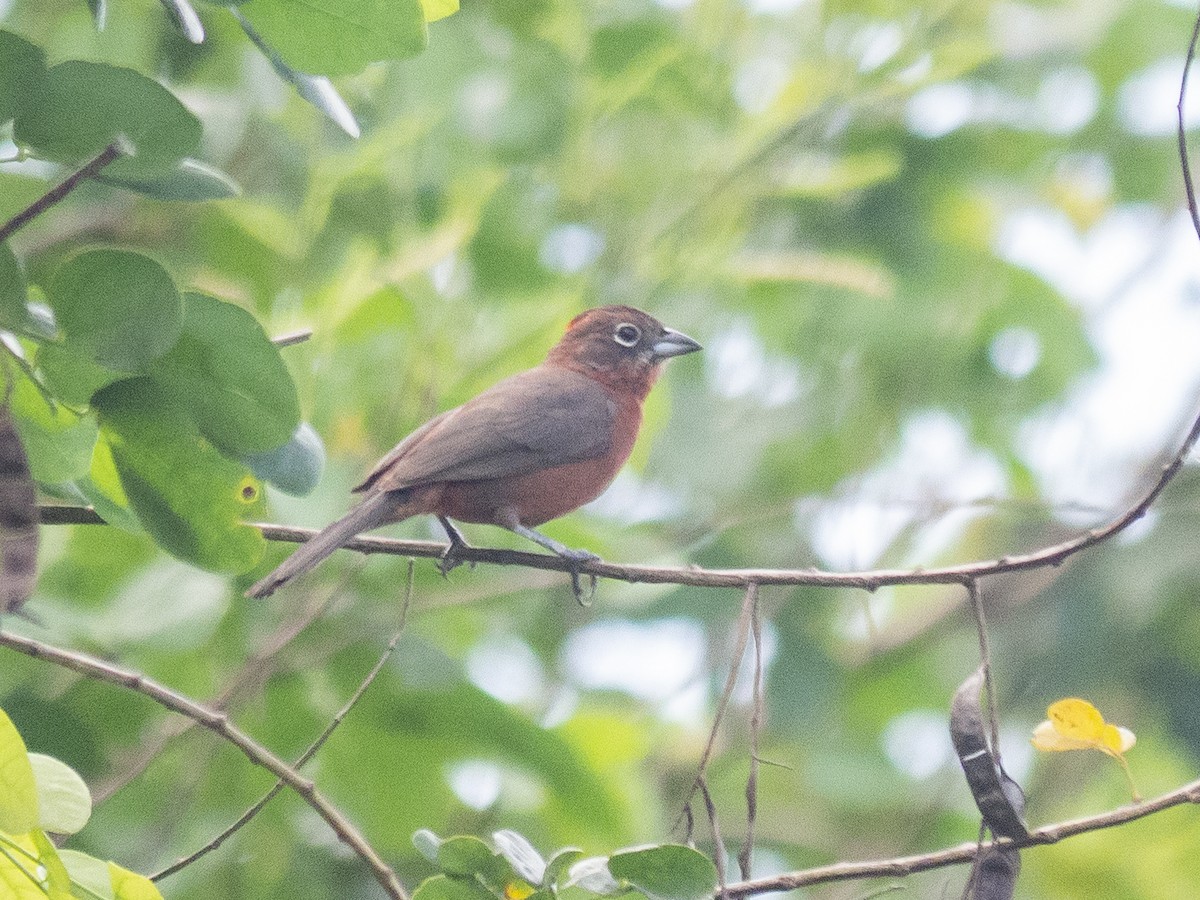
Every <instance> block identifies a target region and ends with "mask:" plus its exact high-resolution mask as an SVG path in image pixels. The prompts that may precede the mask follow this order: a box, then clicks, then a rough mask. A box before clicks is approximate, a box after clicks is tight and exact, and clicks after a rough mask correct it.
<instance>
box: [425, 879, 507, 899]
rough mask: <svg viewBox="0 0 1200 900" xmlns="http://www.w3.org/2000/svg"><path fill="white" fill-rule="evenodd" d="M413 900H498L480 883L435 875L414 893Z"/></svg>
mask: <svg viewBox="0 0 1200 900" xmlns="http://www.w3.org/2000/svg"><path fill="white" fill-rule="evenodd" d="M412 900H496V898H495V896H494V895H493V894H492V892H491V891H489V890H488V889H487V888H485V887H484V886H483V885H481V884H480V883H479V882H478V881H473V880H470V879H467V878H452V877H451V876H449V875H434V876H433V877H432V878H426V879H425V880H424V881H422V882H421V884H420V886H419V887H418V888H417V889H416V890H415V891H413V895H412Z"/></svg>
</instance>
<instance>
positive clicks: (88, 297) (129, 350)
mask: <svg viewBox="0 0 1200 900" xmlns="http://www.w3.org/2000/svg"><path fill="white" fill-rule="evenodd" d="M49 300H50V305H51V307H52V308H53V309H54V314H55V317H56V318H57V320H58V326H59V328H61V329H62V331H63V334H64V335H65V337H66V341H67V344H68V345H69V346H73V347H76V348H79V349H82V350H84V351H85V352H86V353H87V355H88V356H89V358H91V359H93V360H94V361H95V362H98V363H99V364H100V365H102V366H106V367H107V368H110V369H114V370H116V371H120V372H136V371H139V370H140V369H142V368H143V367H144V366H145V365H146V364H148V363H149V362H150V361H151V360H153V359H156V358H157V357H159V356H162V355H163V354H164V353H166V352H167V351H168V350H170V349H171V347H172V346H173V345H174V344H175V341H176V340H177V339H178V338H179V333H180V329H181V328H182V325H183V308H182V302H181V301H180V297H179V292H178V291H177V290H176V289H175V283H174V282H173V281H172V280H171V276H170V275H168V274H167V272H166V270H165V269H164V268H163V267H162V266H160V265H159V264H158V263H156V262H155V261H154V260H152V259H150V257H148V256H143V255H141V254H140V253H131V252H129V251H127V250H91V251H88V252H86V253H81V254H79V255H78V256H75V257H73V258H72V259H70V260H68V261H67V262H66V263H64V264H63V265H62V266H61V267H60V268H59V270H58V272H57V273H55V276H54V280H53V282H51V285H50V292H49Z"/></svg>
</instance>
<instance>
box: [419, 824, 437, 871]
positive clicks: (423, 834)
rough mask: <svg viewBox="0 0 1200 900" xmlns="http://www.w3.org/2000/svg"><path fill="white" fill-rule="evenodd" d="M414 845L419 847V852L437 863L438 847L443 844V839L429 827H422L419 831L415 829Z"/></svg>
mask: <svg viewBox="0 0 1200 900" xmlns="http://www.w3.org/2000/svg"><path fill="white" fill-rule="evenodd" d="M412 843H413V846H414V847H416V848H417V852H418V853H420V854H421V855H422V856H423V857H425V858H426V859H427V860H429V861H430V862H431V863H434V864H436V863H437V858H438V848H439V847H440V846H442V839H441V838H440V837H438V836H437V834H436V833H435V832H433V831H430V830H429V829H428V828H422V829H420V830H419V831H414V832H413V836H412Z"/></svg>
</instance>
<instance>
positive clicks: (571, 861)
mask: <svg viewBox="0 0 1200 900" xmlns="http://www.w3.org/2000/svg"><path fill="white" fill-rule="evenodd" d="M581 859H583V851H582V850H580V849H579V848H577V847H563V848H562V849H561V850H559V851H558V852H556V853H555V854H554V855H553V856H552V857H550V861H549V862H548V863H546V880H545V883H546V884H547V885H557V884H558V882H559V880H560V879H561V878H562V876H563V875H564V874H566V872H567V871H569V870H570V868H571V866H573V865H575V863H577V862H579V861H580V860H581Z"/></svg>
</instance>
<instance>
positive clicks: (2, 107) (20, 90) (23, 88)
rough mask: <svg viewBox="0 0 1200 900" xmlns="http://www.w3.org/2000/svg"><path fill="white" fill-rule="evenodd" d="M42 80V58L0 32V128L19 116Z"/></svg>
mask: <svg viewBox="0 0 1200 900" xmlns="http://www.w3.org/2000/svg"><path fill="white" fill-rule="evenodd" d="M45 79H46V54H45V53H43V52H42V49H41V48H40V47H35V46H34V45H33V44H31V43H29V41H27V40H25V39H24V38H20V37H17V36H16V35H15V34H13V33H12V32H11V31H0V125H3V124H4V123H5V122H7V121H8V120H9V119H12V118H15V117H16V116H18V115H20V114H21V111H22V110H24V109H25V108H26V107H27V106H28V105H29V104H30V101H31V100H32V99H33V98H34V97H36V96H37V93H38V91H39V90H41V87H42V83H43V82H44V81H45Z"/></svg>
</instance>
